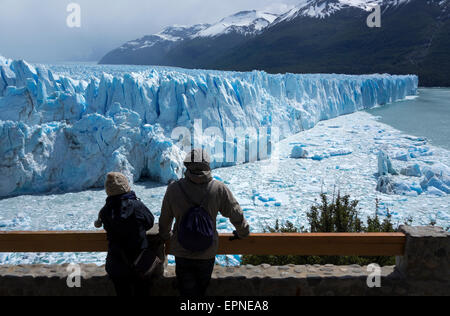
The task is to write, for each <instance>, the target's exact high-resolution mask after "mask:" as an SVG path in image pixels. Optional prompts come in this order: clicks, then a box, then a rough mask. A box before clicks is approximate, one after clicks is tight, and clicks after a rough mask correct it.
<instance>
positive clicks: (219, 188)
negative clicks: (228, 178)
mask: <svg viewBox="0 0 450 316" xmlns="http://www.w3.org/2000/svg"><path fill="white" fill-rule="evenodd" d="M212 185H213V190H214V191H216V192H219V193H224V192H225V193H226V192H228V191H229V190H230V189H229V188H228V186H227V185H226V184H225V183H223V182H222V181H219V180H212Z"/></svg>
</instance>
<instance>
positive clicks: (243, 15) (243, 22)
mask: <svg viewBox="0 0 450 316" xmlns="http://www.w3.org/2000/svg"><path fill="white" fill-rule="evenodd" d="M277 18H278V15H276V14H272V13H267V12H260V11H256V10H253V11H242V12H238V13H236V14H234V15H231V16H229V17H226V18H224V19H222V20H221V21H220V22H218V23H215V24H213V25H211V26H210V27H208V28H206V29H204V30H202V31H200V32H199V33H198V34H197V35H196V36H197V37H209V36H219V35H223V34H229V33H232V32H236V33H239V34H243V35H251V34H255V33H257V32H259V31H261V30H263V29H264V28H266V27H267V26H268V25H270V24H271V23H272V22H273V21H275V20H276V19H277Z"/></svg>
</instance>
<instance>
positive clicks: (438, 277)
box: [397, 226, 450, 286]
mask: <svg viewBox="0 0 450 316" xmlns="http://www.w3.org/2000/svg"><path fill="white" fill-rule="evenodd" d="M400 231H401V232H403V233H404V234H405V235H406V248H405V255H404V256H403V257H397V270H398V272H400V273H401V274H402V275H403V276H404V277H405V278H406V279H407V280H408V281H413V282H414V281H419V282H421V281H431V280H433V281H437V282H443V283H444V284H447V286H448V284H449V281H450V258H449V252H450V233H448V232H446V231H445V230H444V229H442V228H440V227H431V226H430V227H409V226H401V227H400Z"/></svg>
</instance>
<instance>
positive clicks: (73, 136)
mask: <svg viewBox="0 0 450 316" xmlns="http://www.w3.org/2000/svg"><path fill="white" fill-rule="evenodd" d="M147 69H148V68H147ZM77 70H80V69H79V68H78V69H77ZM80 71H82V70H80ZM417 87H418V78H417V77H416V76H391V75H366V76H349V75H294V74H285V75H269V74H267V73H265V72H259V71H254V72H249V73H237V72H218V71H200V70H198V71H197V70H183V69H175V68H161V67H159V68H154V69H148V70H147V71H144V72H142V73H124V74H122V75H111V74H108V73H102V74H101V75H97V74H95V75H94V74H91V75H88V76H87V77H86V78H83V79H80V78H77V77H76V76H68V75H63V74H57V73H55V72H52V71H50V70H48V69H47V68H46V67H43V66H39V67H35V66H33V65H30V64H28V63H27V62H25V61H22V60H14V61H13V60H8V59H6V58H3V57H0V158H1V159H0V172H1V174H2V177H1V179H0V197H5V196H12V195H21V194H29V193H43V192H68V191H78V190H84V189H87V188H92V187H101V186H102V185H103V181H104V176H105V174H106V173H107V172H109V171H113V170H114V171H121V172H124V173H125V174H126V175H127V176H128V177H129V178H130V180H134V181H136V180H138V179H140V178H141V177H150V178H152V179H154V180H157V181H160V182H162V183H167V182H168V181H169V180H171V179H176V178H179V177H180V176H182V172H183V169H182V158H183V155H184V152H183V151H182V150H181V149H180V147H181V146H177V143H175V142H174V140H172V139H171V133H172V131H173V129H174V128H175V127H180V126H181V127H186V128H188V129H192V128H194V121H195V120H198V119H201V122H202V128H203V129H206V128H209V127H214V128H218V129H219V130H220V131H225V130H226V129H229V128H242V129H251V128H253V129H260V128H274V127H276V128H278V129H279V131H280V137H281V138H285V137H287V136H289V135H292V134H295V133H298V132H300V131H302V130H305V129H310V128H312V127H314V126H315V125H316V123H318V122H319V121H321V120H326V119H330V118H334V117H336V116H339V115H343V114H349V113H353V112H355V111H358V110H363V109H367V108H371V107H374V106H376V105H383V104H386V103H389V102H394V101H397V100H401V99H404V98H405V97H406V96H409V95H415V94H416V93H417ZM219 165H221V163H220V162H218V163H216V166H219Z"/></svg>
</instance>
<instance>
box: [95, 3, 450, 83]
mask: <svg viewBox="0 0 450 316" xmlns="http://www.w3.org/2000/svg"><path fill="white" fill-rule="evenodd" d="M374 5H380V6H381V23H382V26H381V28H369V27H368V26H367V23H366V20H367V17H368V16H369V14H371V12H372V8H373V6H374ZM237 21H242V23H241V24H239V22H237ZM259 21H260V22H259ZM197 27H199V26H197ZM192 33H195V34H192V35H190V36H187V37H180V39H179V40H177V41H171V42H169V41H167V40H166V41H164V45H162V46H164V49H160V48H159V46H158V47H150V48H149V47H143V48H142V46H144V45H141V46H140V48H139V49H136V50H134V51H133V50H130V49H122V50H121V51H117V50H116V51H114V52H111V53H109V54H108V55H107V56H105V58H104V59H102V61H101V63H122V64H123V63H125V64H146V65H166V66H179V67H184V68H204V69H219V70H237V71H251V70H254V69H258V70H265V71H267V72H269V73H285V72H292V73H346V74H365V73H392V74H409V73H411V74H417V75H419V77H420V83H421V85H422V86H450V0H302V1H301V2H300V3H299V4H298V5H297V6H296V7H294V8H293V9H291V10H289V11H288V12H286V13H284V14H281V15H280V16H276V15H271V14H267V13H260V12H258V11H248V12H240V13H238V14H236V15H234V16H231V17H229V18H225V19H224V20H222V21H220V22H218V23H216V24H214V25H202V27H199V30H198V32H195V31H193V32H192Z"/></svg>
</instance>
